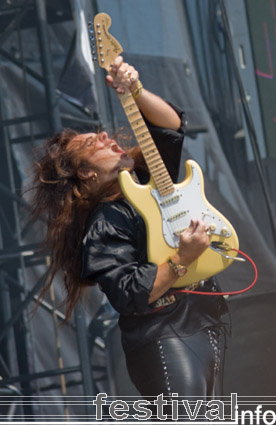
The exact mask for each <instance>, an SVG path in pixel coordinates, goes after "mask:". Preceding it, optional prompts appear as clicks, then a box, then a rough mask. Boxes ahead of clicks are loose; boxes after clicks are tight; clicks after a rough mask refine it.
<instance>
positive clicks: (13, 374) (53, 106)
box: [0, 0, 105, 420]
mask: <svg viewBox="0 0 276 425" xmlns="http://www.w3.org/2000/svg"><path fill="white" fill-rule="evenodd" d="M64 21H69V22H71V23H72V24H73V14H72V9H71V7H70V6H69V2H68V1H56V0H55V1H45V0H29V1H22V0H21V1H20V0H17V1H12V0H10V1H8V0H7V1H1V2H0V22H1V34H0V60H1V64H2V66H3V63H4V68H5V69H9V68H10V66H13V67H14V68H17V69H18V70H19V71H20V72H21V78H22V84H23V88H24V90H23V92H22V93H21V96H22V103H23V104H24V106H25V111H26V112H27V113H25V114H24V115H20V116H18V117H14V116H13V117H7V113H6V110H5V108H6V105H5V100H6V99H5V94H4V91H5V90H4V89H5V88H4V87H3V84H4V80H3V79H1V81H2V82H1V85H0V92H1V96H0V97H1V101H0V128H1V130H0V131H1V136H0V154H1V157H0V158H1V159H0V160H1V167H0V169H1V171H0V174H1V183H0V198H1V206H0V264H1V271H0V304H1V309H0V310H1V312H0V327H1V332H0V347H1V353H0V374H1V383H0V395H2V396H4V395H5V396H11V397H12V400H13V401H14V402H15V401H16V403H15V404H14V403H13V402H11V404H10V406H9V408H8V409H7V410H6V411H5V412H4V411H3V410H2V409H1V414H2V417H6V418H7V419H8V420H11V419H12V417H13V415H14V414H19V413H20V414H21V415H22V416H23V417H32V416H33V415H34V414H35V413H37V407H36V408H34V405H33V404H32V403H29V404H26V403H21V401H22V400H23V399H24V398H26V397H29V396H32V395H33V394H43V393H46V392H47V391H49V390H50V389H52V390H53V389H58V390H61V394H62V395H63V397H66V394H67V387H68V385H69V386H74V385H79V386H81V387H82V390H81V393H82V394H83V396H93V395H94V394H95V384H94V382H93V378H92V371H91V345H92V344H91V341H90V342H89V337H88V326H87V323H86V318H85V314H84V311H83V308H82V307H81V306H79V307H78V308H77V309H76V311H75V315H74V320H73V321H72V322H70V323H69V324H67V325H65V326H67V327H69V328H70V330H71V331H72V332H73V333H74V335H75V339H76V342H77V347H78V362H77V363H76V364H75V365H74V366H71V367H65V366H64V364H63V358H62V350H61V344H62V343H61V341H60V337H59V325H60V323H61V321H62V320H63V319H64V314H63V312H62V311H60V310H59V309H58V308H56V307H55V301H56V300H55V290H54V287H52V288H51V291H50V300H49V301H48V302H47V301H45V300H44V301H40V307H39V308H42V309H44V310H45V311H47V314H48V315H49V316H52V323H53V329H54V332H53V334H54V336H55V344H56V355H55V356H54V357H56V364H57V367H55V368H52V369H49V370H43V371H40V372H37V371H36V367H35V365H34V364H32V362H31V361H30V358H32V359H33V358H34V357H35V353H34V352H35V346H34V341H33V336H32V332H33V331H32V329H31V321H30V315H31V311H32V308H31V307H30V306H31V305H33V304H34V302H37V299H38V294H39V292H40V290H41V288H42V286H43V284H44V282H45V279H46V276H47V267H46V265H47V253H41V249H40V242H41V241H40V240H38V241H37V242H35V243H26V240H27V239H28V238H26V237H25V236H26V235H28V233H30V232H32V231H33V232H36V231H37V230H36V228H34V229H33V230H32V227H33V226H34V224H33V223H32V222H31V221H30V220H26V221H25V222H24V220H23V221H22V212H23V215H24V212H25V213H26V212H27V214H29V212H30V210H31V209H32V208H31V205H30V204H29V203H28V201H26V200H25V199H24V197H23V196H22V193H21V192H20V190H18V188H21V187H22V181H21V176H20V172H19V170H18V164H17V162H16V160H15V157H16V148H17V146H21V147H22V146H24V144H26V143H30V142H31V143H32V145H36V142H37V141H38V142H39V141H41V140H43V139H45V138H46V137H48V136H49V135H51V134H53V133H55V132H57V131H59V130H60V129H61V128H62V126H64V125H66V123H67V122H68V121H69V122H70V127H71V128H75V129H79V128H80V127H81V128H82V129H84V128H89V129H91V126H92V127H98V126H100V125H101V122H100V119H99V117H98V116H96V114H95V113H93V111H92V113H91V111H89V110H88V109H87V108H85V107H83V106H80V105H76V104H74V102H72V100H70V99H68V98H66V96H62V93H61V92H60V91H59V90H57V89H56V81H55V75H54V71H53V57H52V55H51V52H50V40H49V25H51V24H56V23H57V24H58V23H62V22H64ZM26 29H27V30H29V31H30V30H32V37H35V38H36V40H35V43H36V44H37V46H38V51H37V53H38V56H39V57H40V66H38V68H40V70H41V72H38V71H37V70H36V69H35V67H32V66H30V64H29V63H28V61H26V60H25V55H24V47H23V42H22V31H25V30H26ZM11 35H12V36H13V38H14V39H16V40H17V45H16V44H14V43H12V46H11V45H9V48H6V47H5V42H6V40H8V39H9V38H10V36H11ZM74 42H75V34H73V37H72V45H73V44H74ZM71 51H72V49H69V51H68V56H70V54H71ZM66 59H67V58H65V61H66ZM28 78H31V79H32V80H33V81H35V82H37V84H39V85H41V86H42V87H43V90H42V100H43V103H44V111H42V112H40V111H39V112H38V113H31V112H30V111H31V107H30V102H31V99H30V97H31V94H30V92H29V85H28ZM61 103H63V104H66V106H67V108H62V107H61ZM64 110H65V112H64ZM41 122H43V126H41V128H42V130H41V131H37V130H36V129H37V128H40V125H39V123H41ZM17 126H21V127H20V128H22V126H24V129H25V131H24V135H19V136H18V135H14V134H16V133H18V132H20V128H19V130H18V131H16V129H17ZM26 129H27V130H26ZM14 130H15V131H14ZM38 239H39V238H38ZM32 268H35V269H36V270H37V269H39V268H41V270H42V272H41V274H40V276H39V278H38V279H37V281H35V282H32V283H30V280H29V277H28V276H29V275H30V270H31V269H32ZM26 271H28V273H26ZM30 285H31V287H30ZM90 331H91V326H90ZM94 337H96V335H94ZM30 353H32V355H31V356H30ZM101 369H103V370H105V367H104V366H103V367H100V368H99V370H101ZM96 370H97V367H96ZM72 373H74V374H76V373H79V376H80V378H79V379H77V380H76V379H75V380H73V381H72V382H71V383H69V384H68V383H67V382H66V381H68V379H69V378H70V376H71V375H70V374H72ZM51 377H59V382H58V383H55V384H53V383H49V384H47V385H44V386H43V385H42V384H40V382H43V381H41V380H42V378H51ZM68 377H69V378H68ZM20 400H21V401H20ZM63 410H64V415H65V416H66V417H67V419H68V417H69V412H68V407H67V406H66V401H65V398H64V401H63ZM86 413H87V415H91V414H92V413H93V407H92V406H91V404H88V405H87V406H86Z"/></svg>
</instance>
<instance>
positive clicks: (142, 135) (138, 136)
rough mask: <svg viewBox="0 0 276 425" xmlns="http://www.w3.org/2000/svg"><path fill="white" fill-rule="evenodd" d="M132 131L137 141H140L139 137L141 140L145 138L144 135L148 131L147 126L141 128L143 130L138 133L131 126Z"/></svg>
mask: <svg viewBox="0 0 276 425" xmlns="http://www.w3.org/2000/svg"><path fill="white" fill-rule="evenodd" d="M133 131H134V134H135V136H136V137H137V139H138V141H139V142H141V140H140V139H142V141H143V140H144V138H145V135H147V134H148V133H149V131H148V129H147V128H143V130H142V131H141V132H140V133H138V132H137V131H136V129H135V128H133ZM153 146H154V144H153Z"/></svg>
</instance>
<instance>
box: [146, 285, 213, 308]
mask: <svg viewBox="0 0 276 425" xmlns="http://www.w3.org/2000/svg"><path fill="white" fill-rule="evenodd" d="M204 283H205V281H204V280H201V281H200V282H195V283H192V284H191V285H187V286H185V287H184V288H182V289H183V290H185V291H194V290H195V289H197V288H198V287H199V286H201V287H203V286H204ZM176 291H177V290H176ZM184 294H185V292H180V291H179V292H176V293H174V294H168V295H165V296H164V297H160V298H158V300H156V301H154V302H153V303H152V304H151V307H152V308H153V309H154V310H156V309H159V308H163V307H166V306H167V305H170V304H173V303H175V302H176V301H177V300H178V299H179V298H181V297H182V296H183V295H184Z"/></svg>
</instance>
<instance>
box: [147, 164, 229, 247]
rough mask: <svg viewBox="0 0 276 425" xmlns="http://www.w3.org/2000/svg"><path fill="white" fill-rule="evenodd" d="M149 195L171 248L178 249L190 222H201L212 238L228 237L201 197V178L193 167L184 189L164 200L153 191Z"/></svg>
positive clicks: (215, 215)
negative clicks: (159, 214)
mask: <svg viewBox="0 0 276 425" xmlns="http://www.w3.org/2000/svg"><path fill="white" fill-rule="evenodd" d="M151 194H152V196H153V197H154V199H155V200H156V202H157V204H158V206H159V209H160V213H161V217H162V227H163V236H164V239H165V240H166V242H167V244H168V245H169V246H171V247H172V248H177V247H178V244H179V234H180V233H182V232H183V231H184V230H185V229H186V228H187V227H189V225H190V222H191V219H194V220H195V219H200V220H204V221H205V222H206V227H208V229H209V232H210V233H211V234H214V235H223V236H224V237H230V236H231V229H230V228H229V227H228V226H227V224H226V223H225V222H224V221H223V220H222V218H221V217H220V216H219V215H218V214H216V212H215V211H214V209H210V208H209V204H208V203H207V202H206V200H205V197H203V196H202V194H203V188H202V186H201V178H200V174H199V172H198V170H197V168H196V167H194V166H192V179H191V181H190V183H189V184H188V185H187V186H184V187H181V188H179V189H176V190H175V191H174V192H173V193H171V194H170V195H168V196H165V197H164V196H160V194H159V192H158V190H157V189H152V190H151Z"/></svg>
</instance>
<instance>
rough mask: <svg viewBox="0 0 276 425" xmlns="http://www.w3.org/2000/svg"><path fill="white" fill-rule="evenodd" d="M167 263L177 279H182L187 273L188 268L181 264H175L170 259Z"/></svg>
mask: <svg viewBox="0 0 276 425" xmlns="http://www.w3.org/2000/svg"><path fill="white" fill-rule="evenodd" d="M167 263H168V264H169V266H170V267H171V268H172V269H173V271H174V272H175V274H176V275H177V276H178V277H182V276H184V275H185V274H186V273H187V271H188V268H187V267H186V266H182V265H181V264H176V263H175V262H174V261H173V260H172V259H171V257H170V258H169V259H168V260H167Z"/></svg>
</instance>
